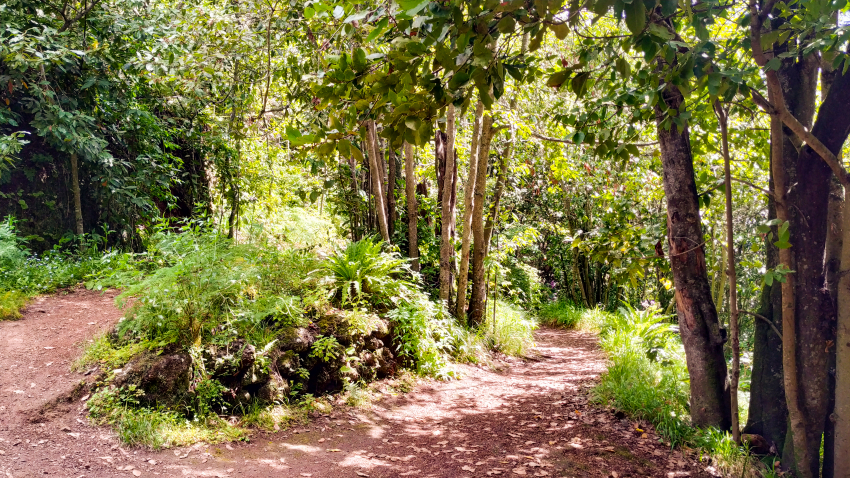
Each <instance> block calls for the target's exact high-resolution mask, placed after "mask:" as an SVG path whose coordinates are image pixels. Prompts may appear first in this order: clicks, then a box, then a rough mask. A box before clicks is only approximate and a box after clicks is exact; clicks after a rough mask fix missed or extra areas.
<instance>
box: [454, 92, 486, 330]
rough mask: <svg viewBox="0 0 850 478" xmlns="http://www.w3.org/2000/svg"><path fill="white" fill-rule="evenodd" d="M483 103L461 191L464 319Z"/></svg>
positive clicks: (478, 109) (459, 302) (460, 298)
mask: <svg viewBox="0 0 850 478" xmlns="http://www.w3.org/2000/svg"><path fill="white" fill-rule="evenodd" d="M483 115H484V103H482V102H480V101H479V102H478V106H477V107H476V108H475V120H474V121H473V123H472V139H471V140H470V147H469V170H468V171H467V174H466V187H465V189H464V191H463V230H462V231H461V234H462V238H461V248H460V272H459V273H458V277H457V310H456V315H457V316H458V317H461V318H464V317H466V289H467V283H468V280H469V249H470V244H471V239H472V210H473V208H474V201H475V199H474V195H473V193H474V192H475V180H476V178H477V171H478V143H479V142H480V136H481V123H482V116H483Z"/></svg>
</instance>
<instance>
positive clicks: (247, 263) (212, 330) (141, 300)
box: [119, 231, 307, 349]
mask: <svg viewBox="0 0 850 478" xmlns="http://www.w3.org/2000/svg"><path fill="white" fill-rule="evenodd" d="M155 251H156V253H155V255H156V256H158V257H160V259H159V260H161V261H163V262H164V263H166V264H170V265H169V266H167V267H162V268H160V269H158V270H156V271H155V272H153V273H152V274H150V275H149V276H147V277H145V278H144V279H142V280H140V281H139V282H137V283H135V284H133V285H131V286H130V287H128V288H127V289H126V290H125V292H124V293H123V294H122V295H121V296H119V300H124V299H126V298H128V297H138V300H136V302H135V303H134V304H133V306H132V307H131V308H130V310H129V311H128V313H127V318H128V320H124V321H122V322H121V323H120V324H119V331H120V332H121V334H122V337H125V338H129V339H134V340H138V339H144V340H148V341H151V342H153V343H157V344H159V345H160V346H163V345H167V344H170V343H177V344H179V345H180V346H181V347H183V348H185V349H188V348H189V346H191V345H193V344H197V343H205V342H214V341H217V340H232V338H234V336H235V335H241V336H243V337H245V338H247V339H248V340H249V341H250V342H252V343H254V344H255V345H257V346H258V347H263V346H265V345H266V343H267V342H268V341H269V340H271V339H272V338H273V336H274V330H277V329H280V328H285V327H291V326H294V325H299V324H302V323H303V322H304V320H305V319H304V313H303V310H302V307H301V301H300V299H299V298H298V297H294V296H291V295H289V294H290V293H292V292H296V291H298V290H300V289H301V288H303V287H305V281H304V280H303V279H283V278H281V276H285V275H290V270H289V269H290V268H289V265H290V264H292V265H293V268H294V269H295V273H296V274H297V273H299V271H298V269H303V268H304V264H305V262H307V261H305V260H304V258H303V257H302V256H301V255H299V254H293V253H281V252H279V251H277V250H276V249H273V248H262V247H258V246H254V245H247V244H233V243H232V242H231V241H229V240H227V239H225V238H223V237H220V236H218V235H217V234H215V233H197V232H194V231H185V232H183V233H180V234H176V233H167V234H160V235H159V239H158V240H157V242H156V243H155ZM221 332H224V333H221Z"/></svg>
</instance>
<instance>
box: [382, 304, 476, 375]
mask: <svg viewBox="0 0 850 478" xmlns="http://www.w3.org/2000/svg"><path fill="white" fill-rule="evenodd" d="M387 317H388V318H389V319H390V320H392V321H393V322H394V323H395V329H394V333H395V335H396V338H397V342H398V346H397V349H396V352H397V353H398V355H399V356H400V357H401V358H402V359H404V360H407V361H408V362H409V364H410V365H412V366H413V369H414V370H415V371H417V372H418V373H420V374H422V375H429V376H434V377H437V378H450V377H455V376H456V374H455V373H454V372H453V371H452V370H451V368H450V365H449V359H450V358H454V359H456V360H459V361H465V362H473V361H477V360H478V358H479V357H480V356H481V355H482V353H483V348H482V347H481V344H480V343H479V340H478V339H477V337H476V336H475V335H474V334H473V333H471V332H469V331H468V330H466V329H465V328H463V327H462V326H460V325H459V324H458V323H457V321H456V320H455V319H454V318H453V317H452V316H451V315H450V314H449V313H448V311H447V310H446V308H445V306H443V305H441V304H439V303H437V302H433V301H431V300H429V299H428V298H427V296H425V294H424V293H421V292H418V293H416V294H415V295H414V296H413V297H412V300H410V301H408V302H403V303H401V304H400V305H399V307H398V308H396V309H393V310H391V311H390V312H388V313H387Z"/></svg>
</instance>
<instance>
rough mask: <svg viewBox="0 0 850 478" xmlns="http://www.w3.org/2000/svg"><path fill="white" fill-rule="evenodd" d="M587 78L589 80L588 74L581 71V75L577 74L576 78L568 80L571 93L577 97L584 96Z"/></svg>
mask: <svg viewBox="0 0 850 478" xmlns="http://www.w3.org/2000/svg"><path fill="white" fill-rule="evenodd" d="M588 78H590V72H589V71H582V72H581V73H577V74H576V76H575V77H573V79H572V80H570V88H572V90H573V92H574V93H575V94H576V95H577V96H584V93H585V88H586V86H587V79H588Z"/></svg>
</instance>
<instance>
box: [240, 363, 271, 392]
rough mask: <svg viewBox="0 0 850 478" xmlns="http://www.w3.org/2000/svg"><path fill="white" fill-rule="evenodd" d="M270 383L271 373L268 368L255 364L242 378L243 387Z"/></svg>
mask: <svg viewBox="0 0 850 478" xmlns="http://www.w3.org/2000/svg"><path fill="white" fill-rule="evenodd" d="M268 381H269V371H268V370H267V369H266V367H264V366H262V365H260V364H258V363H256V362H255V363H254V364H253V365H252V366H251V367H250V368H249V369H248V370H246V371H245V375H243V376H242V387H246V388H247V387H252V386H256V385H261V384H264V383H266V382H268Z"/></svg>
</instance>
